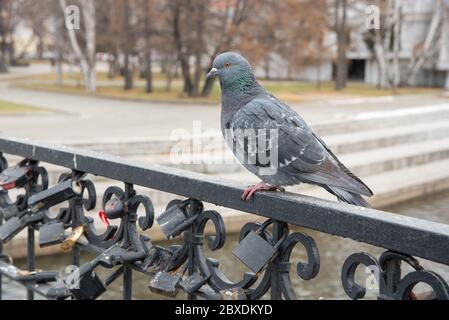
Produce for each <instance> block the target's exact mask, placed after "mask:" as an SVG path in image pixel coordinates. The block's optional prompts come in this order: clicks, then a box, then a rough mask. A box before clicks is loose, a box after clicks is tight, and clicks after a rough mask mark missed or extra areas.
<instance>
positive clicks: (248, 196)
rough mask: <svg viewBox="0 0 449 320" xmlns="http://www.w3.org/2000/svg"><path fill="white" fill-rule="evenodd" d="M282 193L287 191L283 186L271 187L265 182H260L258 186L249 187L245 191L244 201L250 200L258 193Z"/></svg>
mask: <svg viewBox="0 0 449 320" xmlns="http://www.w3.org/2000/svg"><path fill="white" fill-rule="evenodd" d="M277 190H279V191H281V192H284V191H285V189H284V188H283V187H281V186H276V185H271V184H268V183H265V182H260V183H258V184H256V185H252V186H249V187H248V188H246V189H245V191H244V192H243V194H242V200H245V201H248V200H250V199H251V198H252V197H253V195H254V194H255V193H256V192H258V191H277Z"/></svg>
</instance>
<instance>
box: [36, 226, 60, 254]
mask: <svg viewBox="0 0 449 320" xmlns="http://www.w3.org/2000/svg"><path fill="white" fill-rule="evenodd" d="M63 240H64V224H63V223H62V222H55V223H48V224H44V225H43V226H41V227H40V228H39V246H40V247H42V248H43V247H48V246H52V245H54V244H58V243H61V242H62V241H63Z"/></svg>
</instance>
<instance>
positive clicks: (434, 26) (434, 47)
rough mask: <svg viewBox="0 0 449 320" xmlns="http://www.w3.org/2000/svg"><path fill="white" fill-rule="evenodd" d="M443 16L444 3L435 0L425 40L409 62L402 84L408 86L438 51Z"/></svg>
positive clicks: (440, 0)
mask: <svg viewBox="0 0 449 320" xmlns="http://www.w3.org/2000/svg"><path fill="white" fill-rule="evenodd" d="M443 15H444V2H443V0H437V1H436V3H435V8H434V10H433V14H432V19H431V22H430V26H429V31H428V32H427V35H426V39H425V40H424V43H423V45H422V48H421V49H420V52H419V53H418V55H417V56H416V57H414V58H413V59H412V61H411V62H410V65H409V68H408V70H407V73H406V77H405V79H404V83H406V84H410V82H411V80H412V79H413V78H415V77H416V75H417V74H418V72H419V71H420V70H421V68H422V67H423V65H424V63H425V62H426V60H427V59H428V58H429V57H431V56H432V55H433V54H434V53H436V52H437V51H438V50H439V46H440V45H441V41H440V40H441V25H442V22H443Z"/></svg>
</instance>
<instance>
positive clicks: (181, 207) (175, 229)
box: [156, 200, 198, 240]
mask: <svg viewBox="0 0 449 320" xmlns="http://www.w3.org/2000/svg"><path fill="white" fill-rule="evenodd" d="M188 204H189V201H188V200H186V201H183V202H181V203H176V204H174V205H172V206H169V207H168V208H167V210H166V211H165V212H164V213H162V214H161V215H160V216H159V217H157V218H156V220H157V223H158V224H159V226H160V227H161V229H162V231H163V232H164V234H165V236H166V237H167V239H169V240H171V239H173V238H174V237H176V236H177V235H179V234H181V233H182V232H183V231H184V230H186V228H188V227H189V226H190V225H191V224H192V223H193V222H195V220H196V218H197V217H198V216H197V215H194V216H192V217H189V216H188V215H187V212H186V209H187V206H188Z"/></svg>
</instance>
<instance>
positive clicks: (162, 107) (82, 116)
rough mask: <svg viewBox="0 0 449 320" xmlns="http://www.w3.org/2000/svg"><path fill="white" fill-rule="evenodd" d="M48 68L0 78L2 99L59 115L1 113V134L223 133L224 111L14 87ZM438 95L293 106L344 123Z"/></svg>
mask: <svg viewBox="0 0 449 320" xmlns="http://www.w3.org/2000/svg"><path fill="white" fill-rule="evenodd" d="M48 71H49V68H48V66H45V65H44V66H38V67H32V68H29V69H21V70H19V71H16V70H13V72H12V74H11V75H6V76H5V75H2V76H0V99H2V100H6V101H12V102H17V103H25V104H29V105H34V106H38V107H43V108H48V109H51V110H54V111H55V112H54V113H51V114H48V113H45V114H39V113H36V114H33V113H32V114H26V115H17V114H16V115H14V114H2V115H0V135H9V136H16V137H20V138H30V139H38V140H44V141H58V142H65V141H71V140H90V141H92V140H95V139H97V140H114V139H118V140H120V139H122V138H124V137H126V138H127V139H132V138H134V137H135V138H139V139H141V138H145V137H153V138H154V137H168V136H170V134H171V133H172V132H173V130H175V129H186V130H188V131H189V132H192V130H193V129H192V126H193V123H194V122H195V121H199V122H200V123H201V129H202V130H208V129H218V128H219V116H220V108H219V106H218V105H217V106H211V105H194V104H189V105H181V104H168V103H157V102H137V101H136V102H134V101H121V100H114V99H106V98H97V97H91V96H76V95H67V94H59V93H50V92H41V91H33V90H25V89H18V88H13V87H10V86H9V84H8V81H9V80H11V79H13V78H14V77H22V76H24V75H26V74H27V73H28V74H37V73H39V72H40V73H43V72H48ZM447 102H448V99H447V98H443V97H438V96H435V95H432V96H431V95H422V96H403V97H397V98H392V97H381V98H360V99H349V100H348V99H347V100H338V101H333V102H329V101H328V102H315V103H304V104H301V105H299V106H294V108H295V109H297V110H298V112H299V113H300V114H301V115H302V116H303V117H304V118H305V119H306V121H308V122H309V123H312V124H313V123H317V122H325V121H330V120H333V119H342V118H347V117H352V116H354V115H357V114H360V113H363V112H368V111H382V110H392V109H398V108H404V107H416V106H422V105H428V104H439V103H447Z"/></svg>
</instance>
